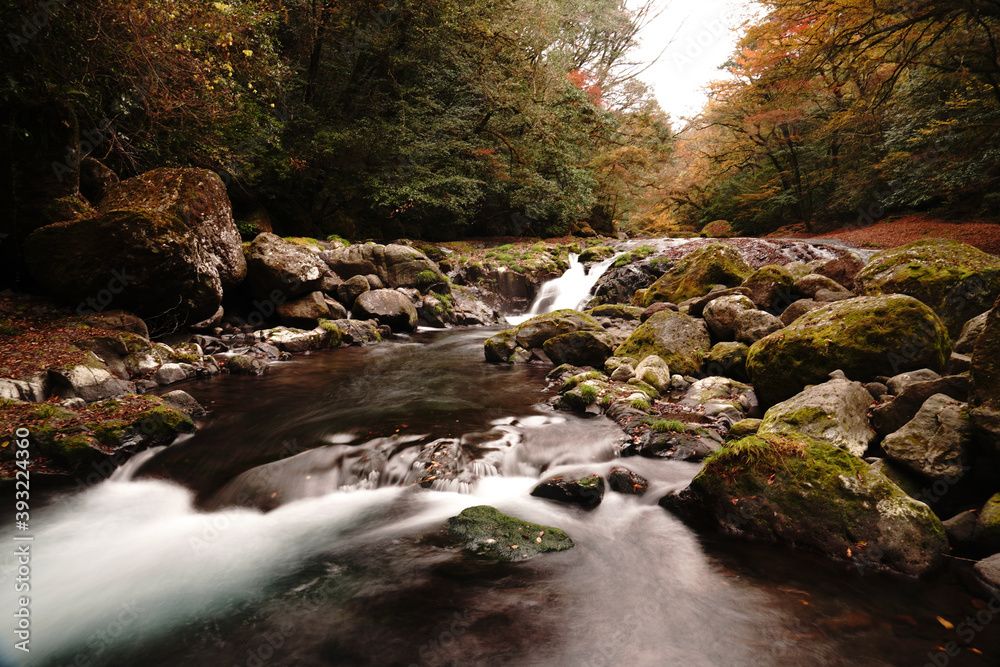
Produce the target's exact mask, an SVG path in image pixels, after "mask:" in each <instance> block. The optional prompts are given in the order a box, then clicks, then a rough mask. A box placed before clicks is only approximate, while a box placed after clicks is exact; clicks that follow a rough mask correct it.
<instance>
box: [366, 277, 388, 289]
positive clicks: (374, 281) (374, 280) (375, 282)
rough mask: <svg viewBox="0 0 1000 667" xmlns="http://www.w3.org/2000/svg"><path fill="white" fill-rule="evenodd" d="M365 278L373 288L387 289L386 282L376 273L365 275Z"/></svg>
mask: <svg viewBox="0 0 1000 667" xmlns="http://www.w3.org/2000/svg"><path fill="white" fill-rule="evenodd" d="M365 280H367V281H368V286H369V287H370V288H372V289H385V283H383V282H382V279H381V278H379V277H378V276H376V275H375V274H374V273H369V274H368V275H367V276H365Z"/></svg>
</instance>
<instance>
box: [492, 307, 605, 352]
mask: <svg viewBox="0 0 1000 667" xmlns="http://www.w3.org/2000/svg"><path fill="white" fill-rule="evenodd" d="M577 331H592V332H601V333H603V331H604V328H603V327H602V326H601V323H600V322H598V321H597V320H595V319H594V318H593V317H591V316H590V315H586V314H584V313H581V312H579V311H576V310H570V309H563V310H556V311H553V312H551V313H545V314H544V315H537V316H535V317H532V318H531V319H530V320H526V321H524V322H522V323H521V324H519V325H517V326H516V327H513V328H511V329H504V330H503V331H501V332H499V333H497V334H494V335H493V336H490V337H489V338H488V339H486V342H485V343H483V346H484V350H485V354H486V360H487V361H492V362H496V363H503V362H506V361H508V360H509V359H511V358H512V356H514V353H515V352H516V351H517V350H518V348H520V349H522V350H525V351H530V350H534V349H538V348H541V347H542V346H543V345H544V344H545V342H546V341H548V340H549V339H550V338H555V337H556V336H560V335H563V334H569V333H574V332H577ZM519 356H523V355H519ZM607 356H611V355H610V354H608V355H607ZM516 358H517V357H515V359H516ZM605 358H607V357H605ZM558 363H562V362H557V364H558ZM601 363H602V364H603V360H602V361H601Z"/></svg>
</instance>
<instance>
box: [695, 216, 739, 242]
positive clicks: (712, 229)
mask: <svg viewBox="0 0 1000 667" xmlns="http://www.w3.org/2000/svg"><path fill="white" fill-rule="evenodd" d="M701 233H702V236H706V237H708V238H710V239H728V238H729V237H731V236H732V235H733V226H732V225H731V224H729V221H728V220H715V221H713V222H710V223H708V224H707V225H705V226H704V227H702V228H701Z"/></svg>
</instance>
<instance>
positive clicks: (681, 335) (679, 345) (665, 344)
mask: <svg viewBox="0 0 1000 667" xmlns="http://www.w3.org/2000/svg"><path fill="white" fill-rule="evenodd" d="M710 349H712V341H711V340H710V338H709V336H708V327H707V326H706V325H705V322H704V320H697V319H695V318H693V317H688V316H687V315H683V314H681V313H675V312H673V311H671V310H663V311H660V312H658V313H656V314H655V315H653V316H652V317H650V318H649V319H648V320H646V321H645V322H643V323H642V324H641V325H639V328H637V329H636V330H635V331H634V332H633V333H632V335H631V336H629V337H628V338H627V339H626V340H625V342H624V343H622V344H621V346H620V347H619V348H618V349H617V350H615V356H616V357H632V358H633V359H645V358H646V357H648V356H649V355H651V354H655V355H656V356H658V357H660V358H661V359H663V360H664V361H665V362H667V366H669V367H670V369H671V370H672V371H673V372H674V373H679V374H681V375H695V374H697V373H698V372H699V371H700V370H701V364H702V361H703V360H704V358H705V355H706V354H707V353H708V351H709V350H710Z"/></svg>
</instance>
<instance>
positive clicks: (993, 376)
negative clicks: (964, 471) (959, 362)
mask: <svg viewBox="0 0 1000 667" xmlns="http://www.w3.org/2000/svg"><path fill="white" fill-rule="evenodd" d="M971 379H972V392H971V395H970V405H971V407H972V410H971V412H970V415H971V417H972V421H973V423H974V424H975V425H976V427H977V429H978V430H979V431H980V433H981V434H982V439H983V440H984V441H985V442H987V443H989V444H990V445H992V447H993V449H994V450H995V451H996V452H997V453H1000V299H998V300H997V303H996V305H994V306H993V309H992V310H991V311H990V313H989V315H988V316H987V317H986V325H985V326H984V327H983V332H982V333H981V334H980V335H979V338H978V340H977V341H976V345H975V347H974V348H973V351H972V372H971Z"/></svg>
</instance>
